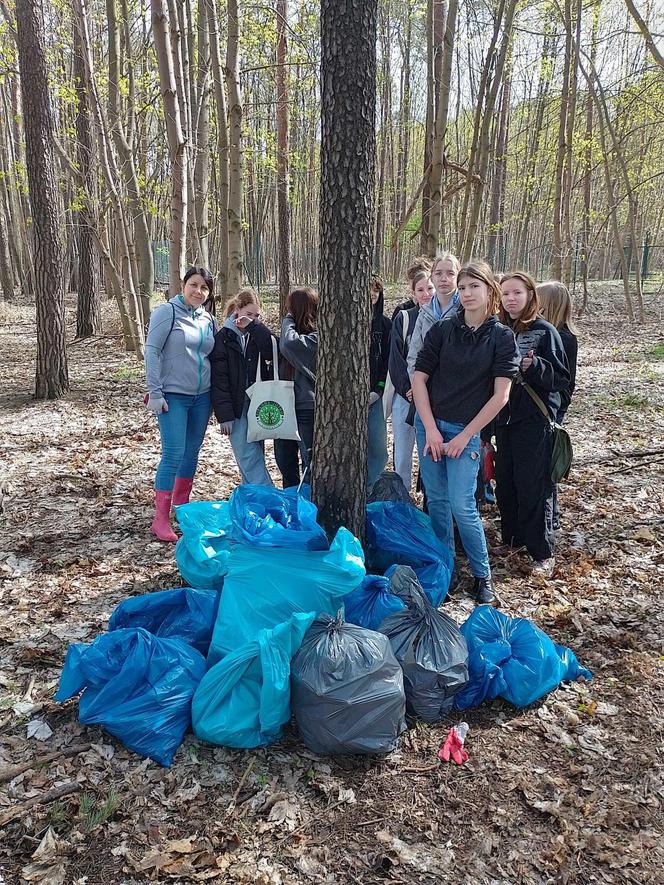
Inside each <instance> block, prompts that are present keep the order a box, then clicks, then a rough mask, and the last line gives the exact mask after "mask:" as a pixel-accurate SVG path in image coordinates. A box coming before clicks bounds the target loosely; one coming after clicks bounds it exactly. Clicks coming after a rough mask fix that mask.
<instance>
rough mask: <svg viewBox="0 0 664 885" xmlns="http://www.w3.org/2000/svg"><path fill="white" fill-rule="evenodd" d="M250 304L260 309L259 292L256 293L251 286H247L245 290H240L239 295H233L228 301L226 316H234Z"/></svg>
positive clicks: (225, 308)
mask: <svg viewBox="0 0 664 885" xmlns="http://www.w3.org/2000/svg"><path fill="white" fill-rule="evenodd" d="M248 304H255V305H256V307H259V308H260V306H261V300H260V298H259V297H258V292H255V291H254V290H253V289H250V288H249V286H246V287H245V288H244V289H240V291H239V292H238V293H237V295H233V297H232V298H229V299H228V301H227V302H226V304H225V305H224V316H225V317H229V316H232V315H233V314H234V313H237V312H238V310H242V308H243V307H246V306H247V305H248Z"/></svg>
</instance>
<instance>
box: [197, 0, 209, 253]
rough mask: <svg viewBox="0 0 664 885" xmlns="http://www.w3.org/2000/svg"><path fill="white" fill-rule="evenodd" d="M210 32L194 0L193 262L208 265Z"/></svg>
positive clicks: (202, 5)
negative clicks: (195, 20) (195, 38)
mask: <svg viewBox="0 0 664 885" xmlns="http://www.w3.org/2000/svg"><path fill="white" fill-rule="evenodd" d="M209 62H210V34H209V28H208V21H207V5H206V2H205V0H198V58H197V65H196V99H197V101H196V106H195V108H194V109H195V111H196V114H195V117H194V120H193V125H194V129H195V131H196V158H195V161H194V192H193V196H194V219H195V222H196V234H197V237H196V239H197V242H198V253H197V254H196V257H195V263H196V264H198V265H203V267H209V266H210V250H209V236H210V230H209V224H210V221H209V207H208V202H209V193H208V192H209V190H210V90H209V85H208V83H209V76H208V70H209Z"/></svg>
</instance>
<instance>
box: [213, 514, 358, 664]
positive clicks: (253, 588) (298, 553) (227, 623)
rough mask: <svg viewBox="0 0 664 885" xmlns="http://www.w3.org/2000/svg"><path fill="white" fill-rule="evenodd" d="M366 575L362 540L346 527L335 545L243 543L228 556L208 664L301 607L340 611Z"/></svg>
mask: <svg viewBox="0 0 664 885" xmlns="http://www.w3.org/2000/svg"><path fill="white" fill-rule="evenodd" d="M364 575H365V570H364V555H363V553H362V547H361V546H360V542H359V541H358V540H357V538H355V537H354V536H353V535H352V534H351V533H350V532H349V531H348V530H347V529H344V528H341V529H339V531H338V532H337V534H336V536H335V538H334V540H333V542H332V544H331V546H330V549H329V550H319V551H309V550H297V549H293V548H280V547H249V546H247V545H246V544H237V545H236V546H235V547H234V548H233V551H232V553H231V556H230V558H229V560H228V574H227V575H226V578H225V579H224V591H223V593H222V594H221V600H220V602H219V612H218V614H217V622H216V624H215V628H214V633H213V635H212V642H211V643H210V651H209V654H208V665H209V666H212V665H213V664H216V662H217V661H219V660H220V659H221V658H222V657H223V656H224V655H226V654H228V653H229V652H232V651H235V649H237V648H239V647H240V646H242V645H244V644H245V643H246V642H249V641H250V640H252V639H256V637H257V636H258V634H259V633H260V631H261V630H266V629H267V630H270V629H272V628H273V627H275V626H276V625H277V624H281V623H282V622H283V621H287V620H288V619H289V618H290V616H291V615H292V614H294V613H295V612H313V613H314V614H315V615H318V614H320V613H321V612H327V614H329V615H333V616H334V615H336V613H337V610H338V609H339V607H340V606H341V605H342V603H343V598H344V596H345V595H346V594H347V593H349V592H350V591H351V590H354V589H355V588H356V587H358V586H359V585H360V584H361V583H362V579H363V578H364Z"/></svg>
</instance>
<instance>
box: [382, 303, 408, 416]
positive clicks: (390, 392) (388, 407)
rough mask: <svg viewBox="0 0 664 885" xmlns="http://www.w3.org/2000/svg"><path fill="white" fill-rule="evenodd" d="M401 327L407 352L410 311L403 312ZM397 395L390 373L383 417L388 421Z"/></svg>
mask: <svg viewBox="0 0 664 885" xmlns="http://www.w3.org/2000/svg"><path fill="white" fill-rule="evenodd" d="M401 325H402V326H403V349H404V350H405V349H406V337H407V336H408V311H406V310H402V311H401ZM395 394H396V390H395V387H394V384H393V383H392V378H391V377H390V373H389V372H388V373H387V378H386V379H385V390H384V391H383V416H384V418H385V420H386V421H387V419H388V418H389V417H390V415H391V414H392V403H393V402H394V397H395Z"/></svg>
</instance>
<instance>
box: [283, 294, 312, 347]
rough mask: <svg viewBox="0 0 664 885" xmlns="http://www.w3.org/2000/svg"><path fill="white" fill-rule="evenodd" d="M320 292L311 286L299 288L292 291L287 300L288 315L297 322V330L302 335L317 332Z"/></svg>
mask: <svg viewBox="0 0 664 885" xmlns="http://www.w3.org/2000/svg"><path fill="white" fill-rule="evenodd" d="M317 311H318V292H316V290H315V289H312V288H311V286H297V287H296V288H295V289H291V291H290V294H289V296H288V299H287V300H286V313H289V314H290V315H291V316H292V317H293V319H294V320H295V328H296V329H297V331H298V332H299V334H300V335H308V334H309V333H310V332H315V331H316V313H317Z"/></svg>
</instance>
